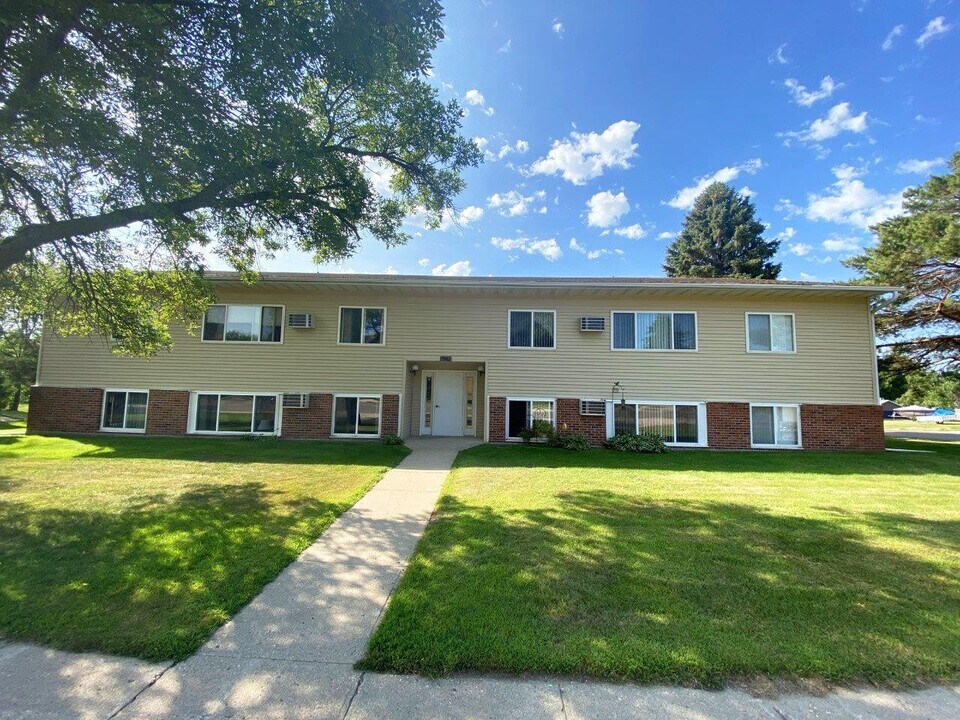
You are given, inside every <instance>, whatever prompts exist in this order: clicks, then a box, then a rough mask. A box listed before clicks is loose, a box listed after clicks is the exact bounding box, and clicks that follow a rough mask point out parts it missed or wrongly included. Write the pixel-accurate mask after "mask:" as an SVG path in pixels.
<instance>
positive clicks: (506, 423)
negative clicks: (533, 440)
mask: <svg viewBox="0 0 960 720" xmlns="http://www.w3.org/2000/svg"><path fill="white" fill-rule="evenodd" d="M505 402H506V404H505V405H504V408H503V410H504V412H503V438H504V440H506V441H507V442H523V438H519V437H512V436H510V435H508V434H507V433H509V432H510V403H511V402H548V403H551V408H550V424H551V425H553V427H557V399H556V398H550V397H508V398H506V399H505Z"/></svg>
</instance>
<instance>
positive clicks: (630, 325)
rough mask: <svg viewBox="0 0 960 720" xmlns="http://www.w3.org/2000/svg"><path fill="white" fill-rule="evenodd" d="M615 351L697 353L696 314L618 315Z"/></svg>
mask: <svg viewBox="0 0 960 720" xmlns="http://www.w3.org/2000/svg"><path fill="white" fill-rule="evenodd" d="M612 324H613V335H612V339H611V344H612V347H613V349H614V350H696V349H697V315H696V313H692V312H615V313H613V323H612Z"/></svg>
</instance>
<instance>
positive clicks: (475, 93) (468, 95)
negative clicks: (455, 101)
mask: <svg viewBox="0 0 960 720" xmlns="http://www.w3.org/2000/svg"><path fill="white" fill-rule="evenodd" d="M463 99H464V100H466V101H467V104H468V105H479V106H480V107H483V106H484V105H486V104H487V99H486V98H485V97H484V96H483V93H482V92H480V91H479V90H477V89H473V90H467V92H465V93H464V94H463Z"/></svg>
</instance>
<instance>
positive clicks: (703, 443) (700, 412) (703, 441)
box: [606, 398, 707, 448]
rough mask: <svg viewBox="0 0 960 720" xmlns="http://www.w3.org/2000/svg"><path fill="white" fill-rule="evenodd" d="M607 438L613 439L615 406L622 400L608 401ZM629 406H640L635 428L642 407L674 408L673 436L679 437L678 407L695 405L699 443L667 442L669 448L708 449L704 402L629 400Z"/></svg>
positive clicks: (635, 418)
mask: <svg viewBox="0 0 960 720" xmlns="http://www.w3.org/2000/svg"><path fill="white" fill-rule="evenodd" d="M606 402H607V417H606V421H607V437H608V438H611V437H613V433H614V417H613V406H614V405H617V404H619V403H620V400H607V401H606ZM626 403H627V405H635V406H638V407H637V409H636V410H635V412H634V425H633V426H634V428H636V427H637V426H638V425H639V422H638V420H639V413H640V409H639V406H640V405H672V406H673V436H674V437H676V436H677V405H695V406H696V408H697V442H695V443H685V442H665V443H664V444H665V445H666V446H667V447H678V448H698V447H707V403H706V402H704V401H702V400H631V399H629V398H627V400H626Z"/></svg>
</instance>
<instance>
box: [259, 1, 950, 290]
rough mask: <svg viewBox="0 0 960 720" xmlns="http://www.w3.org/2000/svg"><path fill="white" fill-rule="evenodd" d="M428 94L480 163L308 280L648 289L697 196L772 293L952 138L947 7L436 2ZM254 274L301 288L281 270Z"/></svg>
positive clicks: (892, 198)
mask: <svg viewBox="0 0 960 720" xmlns="http://www.w3.org/2000/svg"><path fill="white" fill-rule="evenodd" d="M445 26H446V28H447V38H446V40H445V41H444V42H443V43H442V44H441V46H440V47H439V48H438V50H437V52H436V54H435V63H434V74H433V78H432V80H433V82H435V83H436V85H437V87H438V88H440V90H441V94H442V95H443V96H444V97H450V98H453V97H455V98H458V99H459V100H460V102H461V103H462V104H463V105H464V107H465V108H466V109H467V110H468V111H469V115H468V117H467V118H466V119H465V120H464V132H465V134H466V135H467V136H469V137H474V138H477V139H478V140H477V142H478V143H481V144H482V146H483V148H484V149H485V151H486V154H487V161H486V162H485V163H484V164H483V166H482V167H480V168H477V169H472V170H469V171H468V172H467V173H466V180H467V189H466V190H465V191H464V192H463V193H462V194H461V196H460V197H459V198H458V199H457V211H456V213H454V214H453V216H452V217H450V218H448V220H449V221H448V222H445V223H444V227H442V228H441V229H439V230H425V229H423V228H422V227H420V226H419V224H418V222H417V219H416V218H412V219H411V220H410V222H409V223H408V224H409V228H408V229H409V231H410V232H411V233H413V234H414V238H413V239H412V241H411V242H410V243H409V244H408V245H406V246H404V247H400V248H389V249H388V248H384V247H382V246H381V245H380V244H379V243H377V242H376V241H373V240H367V241H366V242H365V243H364V245H363V248H362V250H361V251H360V252H359V253H358V254H357V255H355V256H354V257H353V258H351V259H350V260H349V261H348V262H346V263H344V264H342V265H339V266H324V267H318V268H317V269H321V270H327V271H330V270H338V271H347V272H349V271H355V272H400V273H423V274H461V275H463V274H473V275H484V276H485V275H551V276H557V275H591V276H594V275H605V276H612V275H616V276H627V275H636V276H651V275H662V274H663V272H662V269H661V263H662V261H663V257H664V251H665V248H666V246H667V244H668V243H669V241H670V237H671V236H672V234H673V233H676V232H677V230H679V228H680V226H681V223H682V221H683V217H684V214H685V210H686V208H687V207H689V204H690V203H691V202H692V199H693V198H694V197H695V196H696V194H697V192H696V191H697V188H698V187H702V186H703V185H705V184H706V183H707V182H709V180H711V179H714V178H718V179H721V180H725V181H727V182H730V183H731V184H732V185H734V186H735V187H737V188H741V189H742V191H743V192H746V193H749V194H751V195H752V196H753V200H754V202H755V203H756V205H757V209H758V217H759V219H760V220H761V221H763V222H764V223H767V224H768V226H769V228H768V230H767V233H766V234H767V236H768V237H780V238H781V239H782V240H783V244H782V246H781V250H780V254H779V258H778V259H779V260H781V261H782V262H783V273H782V274H781V277H782V278H790V279H816V280H842V279H846V278H849V277H851V272H850V271H849V270H847V269H845V268H844V267H843V266H842V265H841V264H840V260H841V259H842V258H844V257H847V256H849V255H850V254H852V253H854V252H856V250H857V249H858V248H859V247H862V246H863V245H865V244H868V243H869V242H870V238H871V236H870V233H869V232H868V231H867V230H866V227H867V225H869V224H871V223H873V222H876V221H878V220H882V219H884V218H885V217H889V216H890V215H892V214H895V213H896V212H897V211H898V208H899V202H900V201H899V196H900V193H901V191H902V190H903V189H904V188H905V187H908V186H910V185H915V184H918V183H920V182H922V181H923V180H924V179H925V178H926V177H927V176H928V175H929V174H930V173H931V172H933V173H937V172H942V171H943V170H944V169H945V165H944V164H943V161H944V160H945V159H946V158H948V157H949V156H950V154H951V153H953V152H954V151H955V150H956V149H957V147H958V141H960V135H958V133H957V130H958V129H960V128H958V122H957V118H958V117H960V72H958V68H960V3H956V2H951V1H948V0H898V1H897V2H893V1H891V2H881V1H880V0H820V1H805V2H775V1H772V0H765V1H762V2H758V1H751V2H745V1H742V0H738V1H737V2H723V1H722V0H716V1H712V2H696V3H683V2H673V3H665V2H653V1H652V0H648V1H646V2H620V3H613V2H589V3H585V2H582V1H581V2H550V3H547V2H507V1H506V0H488V1H486V2H484V1H483V0H464V1H462V2H460V1H456V2H449V3H447V4H446V19H445ZM261 266H262V268H263V269H272V270H305V269H309V268H311V267H315V266H313V264H312V262H311V261H310V260H309V258H306V257H305V256H301V255H299V254H297V253H289V254H283V255H281V256H278V257H277V258H275V259H274V260H271V261H264V262H263V263H262V264H261Z"/></svg>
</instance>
